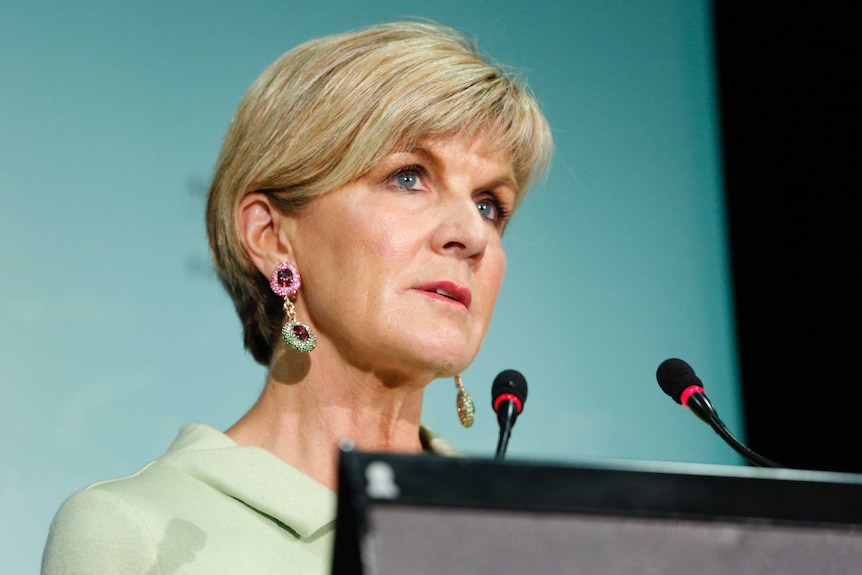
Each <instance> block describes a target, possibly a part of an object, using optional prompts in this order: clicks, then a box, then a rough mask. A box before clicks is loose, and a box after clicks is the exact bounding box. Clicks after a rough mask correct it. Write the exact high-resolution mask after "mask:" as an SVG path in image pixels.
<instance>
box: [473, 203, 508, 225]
mask: <svg viewBox="0 0 862 575" xmlns="http://www.w3.org/2000/svg"><path fill="white" fill-rule="evenodd" d="M476 207H477V208H478V209H479V213H480V214H481V215H482V217H483V218H485V219H488V220H490V221H492V222H501V221H504V220H505V219H506V218H507V217H508V213H507V212H506V209H505V208H503V205H502V204H501V203H500V201H499V200H497V199H496V198H482V199H481V200H479V201H478V202H476Z"/></svg>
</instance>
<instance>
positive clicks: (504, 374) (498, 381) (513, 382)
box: [491, 369, 527, 411]
mask: <svg viewBox="0 0 862 575" xmlns="http://www.w3.org/2000/svg"><path fill="white" fill-rule="evenodd" d="M507 393H510V394H512V395H514V396H515V397H517V398H518V400H519V401H520V403H521V409H523V405H524V402H526V401H527V380H526V379H525V378H524V376H523V375H522V374H521V372H520V371H517V370H515V369H506V370H503V371H501V372H500V373H499V374H497V377H495V378H494V384H493V385H492V386H491V405H496V403H497V398H498V397H500V396H501V395H505V394H507ZM495 409H496V408H495ZM519 411H520V409H519Z"/></svg>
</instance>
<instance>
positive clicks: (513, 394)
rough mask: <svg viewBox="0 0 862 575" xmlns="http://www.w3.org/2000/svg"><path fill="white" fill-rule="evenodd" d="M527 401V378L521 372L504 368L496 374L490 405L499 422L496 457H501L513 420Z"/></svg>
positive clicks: (504, 450)
mask: <svg viewBox="0 0 862 575" xmlns="http://www.w3.org/2000/svg"><path fill="white" fill-rule="evenodd" d="M526 401H527V380H526V379H524V376H523V375H522V374H521V372H519V371H517V370H514V369H506V370H504V371H501V372H500V373H499V374H497V377H496V378H494V384H493V385H492V386H491V405H493V406H494V411H495V412H497V422H498V423H499V424H500V439H499V440H498V442H497V454H496V458H497V459H503V456H504V454H505V453H506V446H507V445H508V443H509V436H510V435H511V434H512V427H513V426H514V425H515V420H516V419H517V418H518V415H519V414H520V413H521V411H523V409H524V403H525V402H526Z"/></svg>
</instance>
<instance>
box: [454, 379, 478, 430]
mask: <svg viewBox="0 0 862 575" xmlns="http://www.w3.org/2000/svg"><path fill="white" fill-rule="evenodd" d="M455 387H457V388H458V397H457V398H456V400H455V405H456V406H457V407H458V419H460V420H461V425H463V426H464V427H470V426H471V425H473V416H474V415H475V414H476V406H475V405H473V398H472V397H470V393H469V392H468V391H467V390H466V389H464V384H463V382H462V381H461V376H460V375H456V376H455Z"/></svg>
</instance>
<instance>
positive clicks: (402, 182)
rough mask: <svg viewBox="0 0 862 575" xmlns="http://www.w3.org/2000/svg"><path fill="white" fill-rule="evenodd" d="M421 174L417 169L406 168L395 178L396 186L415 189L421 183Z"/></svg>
mask: <svg viewBox="0 0 862 575" xmlns="http://www.w3.org/2000/svg"><path fill="white" fill-rule="evenodd" d="M419 176H420V172H419V170H418V169H417V168H405V169H403V170H400V171H399V172H398V173H396V174H395V176H394V178H393V179H394V181H395V185H397V186H399V187H401V188H407V189H411V190H412V189H415V188H417V187H418V186H419V183H420V178H419Z"/></svg>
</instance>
